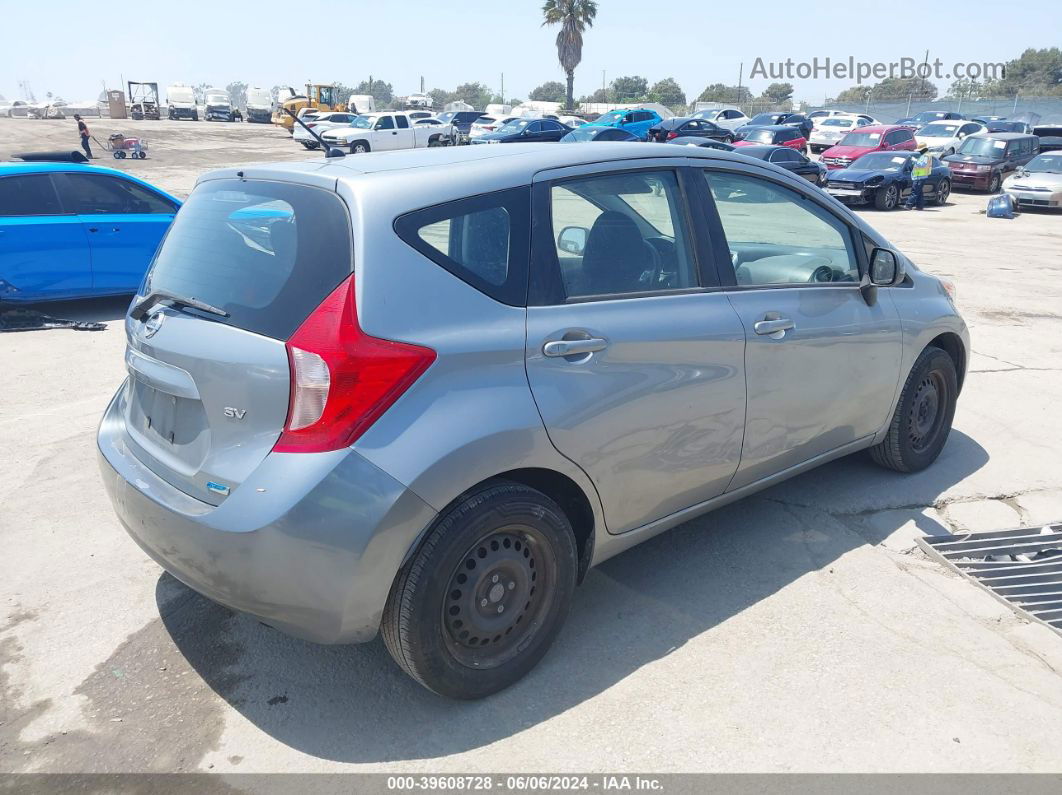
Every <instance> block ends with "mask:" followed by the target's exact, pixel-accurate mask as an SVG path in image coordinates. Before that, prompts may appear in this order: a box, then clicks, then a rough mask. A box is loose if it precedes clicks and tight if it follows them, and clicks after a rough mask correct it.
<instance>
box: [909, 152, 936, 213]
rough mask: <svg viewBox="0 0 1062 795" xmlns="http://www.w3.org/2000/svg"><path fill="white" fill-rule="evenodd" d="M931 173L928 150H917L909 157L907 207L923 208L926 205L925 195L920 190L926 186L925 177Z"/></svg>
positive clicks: (931, 160) (931, 159)
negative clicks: (916, 152)
mask: <svg viewBox="0 0 1062 795" xmlns="http://www.w3.org/2000/svg"><path fill="white" fill-rule="evenodd" d="M932 173H933V157H932V155H930V154H929V152H919V153H918V154H917V155H915V156H914V157H912V158H911V193H910V195H909V196H908V197H907V205H906V207H907V209H908V210H910V209H915V210H923V209H925V206H926V197H925V196H924V195H923V193H922V191H923V190H925V187H926V179H927V178H928V177H929V175H930V174H932Z"/></svg>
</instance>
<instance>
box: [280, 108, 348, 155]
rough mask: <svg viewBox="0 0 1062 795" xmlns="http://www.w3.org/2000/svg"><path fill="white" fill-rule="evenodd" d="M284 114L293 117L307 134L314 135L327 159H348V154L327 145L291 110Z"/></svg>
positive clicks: (285, 109)
mask: <svg viewBox="0 0 1062 795" xmlns="http://www.w3.org/2000/svg"><path fill="white" fill-rule="evenodd" d="M284 112H285V113H286V114H288V115H289V116H291V118H293V119H294V120H295V121H296V122H297V123H299V124H301V125H302V128H303V129H304V130H306V132H308V133H309V134H310V135H312V136H313V137H314V139H315V140H316V141H317V143H319V144H320V145H321V148H322V149H324V153H325V157H346V156H347V153H346V152H344V151H343V150H342V149H340V148H339V147H338V146H329V145H328V144H326V143H325V142H324V138H322V137H321V136H320V135H318V134H317V133H315V132H314V131H313V130H312V129H311V128H310V127H309V125H307V124H306V122H304V121H303V120H302V119H300V118H299V117H298V114H296V113H295V112H294V111H293V110H292V109H291V108H284Z"/></svg>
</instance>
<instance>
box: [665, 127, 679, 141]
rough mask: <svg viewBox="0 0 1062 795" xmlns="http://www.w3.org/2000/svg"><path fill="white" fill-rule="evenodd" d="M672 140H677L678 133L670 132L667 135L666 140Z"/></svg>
mask: <svg viewBox="0 0 1062 795" xmlns="http://www.w3.org/2000/svg"><path fill="white" fill-rule="evenodd" d="M672 138H678V133H677V132H675V131H674V130H672V131H671V132H669V133H668V134H667V139H668V140H669V141H670V140H671V139H672Z"/></svg>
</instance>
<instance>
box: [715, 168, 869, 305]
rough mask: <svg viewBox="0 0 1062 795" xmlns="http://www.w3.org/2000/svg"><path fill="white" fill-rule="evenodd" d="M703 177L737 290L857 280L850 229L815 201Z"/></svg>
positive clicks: (752, 181)
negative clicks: (715, 213)
mask: <svg viewBox="0 0 1062 795" xmlns="http://www.w3.org/2000/svg"><path fill="white" fill-rule="evenodd" d="M705 177H706V178H707V180H708V185H709V187H710V188H711V191H712V197H713V199H714V200H715V206H716V210H717V211H718V213H719V219H720V221H722V224H723V231H724V232H725V234H726V238H727V243H728V245H729V246H730V254H731V264H732V265H733V267H734V278H735V279H736V281H737V284H738V285H739V286H742V285H745V286H756V285H776V284H822V283H827V282H846V283H855V282H858V281H859V265H858V260H857V259H856V255H855V250H854V248H853V246H852V236H851V234H850V233H849V230H848V227H847V226H845V224H844V223H842V222H841V221H840V220H838V219H837V218H835V217H834V216H833V215H831V214H830V213H829V212H827V211H826V210H824V209H823V208H821V207H819V206H818V205H817V204H815V202H813V201H812V200H810V199H808V198H806V197H804V196H803V195H801V194H799V193H797V192H795V191H791V190H787V189H786V188H782V187H780V186H778V185H774V184H772V183H769V182H767V181H765V180H761V179H758V178H756V177H748V176H742V175H738V174H728V173H722V172H720V173H707V172H706V173H705Z"/></svg>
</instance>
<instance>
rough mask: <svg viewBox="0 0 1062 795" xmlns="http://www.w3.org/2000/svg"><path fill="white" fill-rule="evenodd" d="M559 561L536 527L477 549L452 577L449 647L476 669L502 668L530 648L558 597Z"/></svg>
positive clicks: (501, 533) (507, 533)
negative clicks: (555, 588) (555, 584)
mask: <svg viewBox="0 0 1062 795" xmlns="http://www.w3.org/2000/svg"><path fill="white" fill-rule="evenodd" d="M556 577H557V561H556V558H555V557H554V555H553V552H552V549H551V548H550V546H549V545H548V544H547V543H545V538H544V537H543V536H542V535H541V533H539V532H538V531H537V530H535V529H534V528H532V527H526V526H524V527H521V526H513V527H508V528H505V529H502V530H498V531H496V532H494V533H491V534H490V535H488V536H486V537H484V538H483V539H481V540H480V541H479V542H478V543H476V544H474V545H473V546H472V547H471V548H470V549H469V550H468V551H467V552H466V553H465V555H464V559H463V560H462V561H461V563H460V564H459V565H458V566H457V568H456V569H455V570H454V572H453V574H452V575H451V576H450V581H449V583H448V585H447V589H446V591H447V595H446V603H445V604H444V605H443V623H444V625H445V627H446V645H447V648H448V649H449V650H450V653H451V654H452V655H453V656H454V657H455V658H456V659H457V660H458V661H460V662H461V663H463V664H464V665H467V666H469V667H472V668H480V669H483V668H494V667H496V666H499V665H502V664H503V663H505V662H506V661H508V660H509V659H511V658H512V657H513V656H515V655H516V654H517V653H518V651H519V650H520V649H521V648H523V647H524V646H525V645H526V642H527V640H528V639H529V638H530V637H531V636H532V635H534V634H535V632H536V631H537V629H538V628H539V626H540V625H541V617H542V615H544V614H545V613H546V612H548V610H549V607H550V603H551V600H552V598H553V592H552V584H553V582H554V581H555V580H556Z"/></svg>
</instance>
